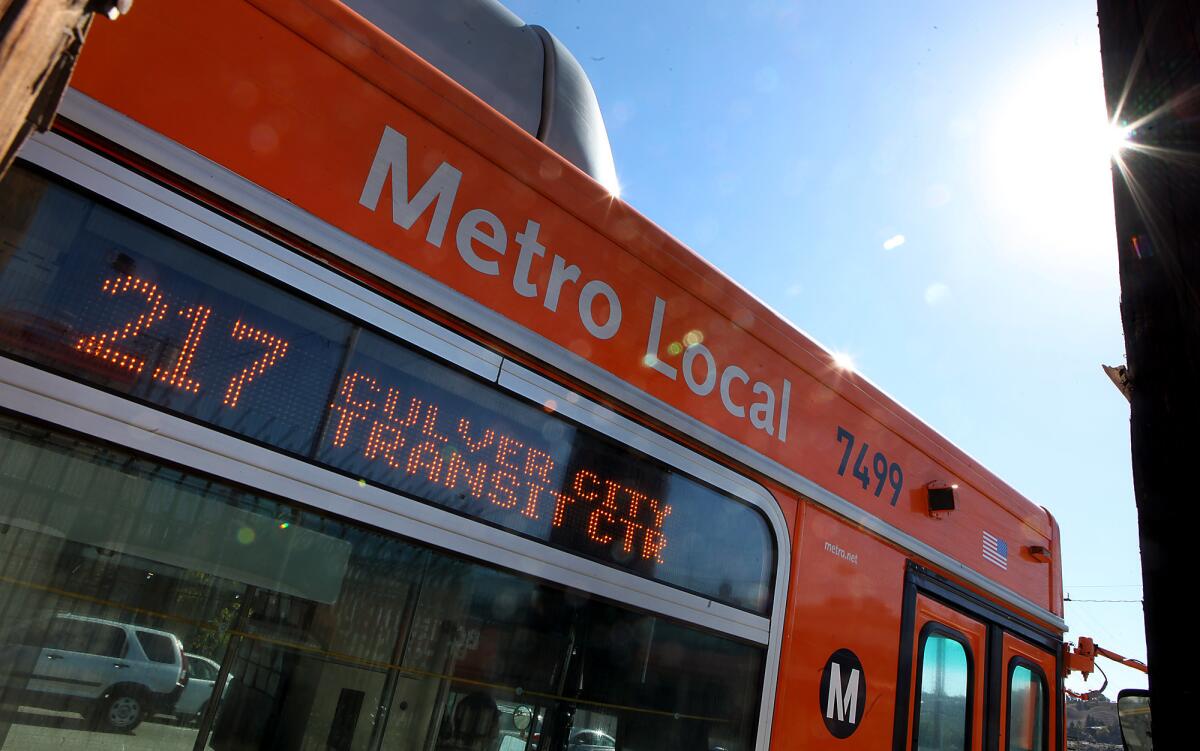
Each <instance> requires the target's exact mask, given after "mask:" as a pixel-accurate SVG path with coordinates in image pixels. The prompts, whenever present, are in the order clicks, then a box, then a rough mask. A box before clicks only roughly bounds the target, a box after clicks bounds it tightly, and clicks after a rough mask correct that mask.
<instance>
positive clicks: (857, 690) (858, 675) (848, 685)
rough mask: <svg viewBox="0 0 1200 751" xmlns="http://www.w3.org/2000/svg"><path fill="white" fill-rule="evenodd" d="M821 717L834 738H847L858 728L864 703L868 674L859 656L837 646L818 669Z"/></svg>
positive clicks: (864, 707)
mask: <svg viewBox="0 0 1200 751" xmlns="http://www.w3.org/2000/svg"><path fill="white" fill-rule="evenodd" d="M820 692H821V693H820V702H821V703H820V708H821V713H822V715H821V719H822V720H824V721H825V729H826V730H828V731H829V734H830V735H832V736H833V737H834V738H848V737H849V736H850V735H851V734H853V733H854V731H855V730H858V726H859V723H861V722H862V718H863V711H864V710H865V709H866V706H867V676H866V672H865V671H864V670H863V666H862V663H861V662H859V659H858V655H856V654H854V653H853V652H851V651H850V650H848V649H839V650H838V651H836V652H834V653H833V654H831V655H830V656H829V659H828V660H826V661H825V669H824V670H823V671H822V672H821V687H820Z"/></svg>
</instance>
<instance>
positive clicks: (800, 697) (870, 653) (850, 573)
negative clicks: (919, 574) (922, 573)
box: [772, 503, 905, 751]
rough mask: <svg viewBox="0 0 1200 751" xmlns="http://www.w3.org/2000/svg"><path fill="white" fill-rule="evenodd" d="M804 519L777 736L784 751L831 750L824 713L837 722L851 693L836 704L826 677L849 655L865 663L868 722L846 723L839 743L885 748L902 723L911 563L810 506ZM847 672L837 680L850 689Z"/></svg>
mask: <svg viewBox="0 0 1200 751" xmlns="http://www.w3.org/2000/svg"><path fill="white" fill-rule="evenodd" d="M800 518H801V523H800V529H801V532H800V537H799V542H798V544H797V545H796V546H795V552H794V554H793V570H792V586H791V593H790V595H789V600H788V614H789V615H788V618H789V620H788V624H787V626H786V628H785V632H784V634H785V636H784V642H783V653H782V655H781V659H780V682H779V690H778V693H777V698H776V702H775V706H776V713H775V726H774V729H773V731H772V738H774V739H776V741H777V742H782V744H783V745H782V746H781V747H782V748H798V749H819V748H828V747H829V743H830V742H831V740H832V739H831V738H830V731H829V730H828V728H827V726H826V719H827V714H829V710H830V705H831V703H832V704H833V705H834V706H833V712H832V715H833V717H832V718H829V719H831V720H832V719H836V718H837V714H838V709H839V708H838V707H837V706H836V705H837V704H838V703H839V700H841V701H842V702H844V701H845V699H846V696H845V694H844V693H843V694H842V695H841V696H836V695H835V696H834V697H833V699H834V700H833V701H832V702H831V698H830V695H829V691H828V688H826V690H825V691H822V688H823V686H822V679H823V677H824V674H825V668H826V666H827V664H828V663H829V662H830V661H831V660H833V659H834V656H835V654H837V653H839V651H840V650H848V651H849V652H851V653H853V655H854V657H856V658H857V660H858V662H859V663H860V664H861V666H862V674H863V677H864V678H865V693H864V694H863V695H860V696H858V697H857V700H858V701H859V702H862V707H861V717H860V718H858V721H857V722H856V723H853V724H847V725H842V728H843V730H844V731H850V733H849V735H847V736H846V737H845V738H843V739H842V740H841V741H840V742H841V743H842V744H843V746H844V747H845V748H847V749H864V751H866V750H867V749H882V748H887V747H888V745H889V744H890V742H891V738H892V733H893V725H894V720H895V694H896V688H897V686H896V665H897V656H898V648H899V639H898V634H899V631H900V623H901V608H902V605H903V595H904V565H905V556H904V554H903V553H902V552H900V551H898V550H896V549H895V548H894V547H892V546H891V545H888V544H887V543H885V542H883V541H882V540H879V539H877V538H875V537H872V536H871V535H866V534H863V533H862V531H861V530H858V529H856V528H855V527H853V526H852V525H850V524H847V523H846V522H845V521H844V520H842V519H839V518H838V517H837V516H835V515H833V514H831V513H829V512H828V511H826V510H824V509H822V508H819V507H817V506H815V505H813V504H810V503H805V504H801V513H800ZM842 667H843V668H850V665H849V664H848V663H847V662H843V663H842ZM850 669H853V668H850ZM847 672H848V671H846V670H844V669H843V670H842V671H841V672H840V673H839V676H840V677H841V679H842V681H843V683H844V684H846V685H847V686H848V685H849V680H850V676H849V675H848V674H847ZM842 709H843V710H845V709H846V707H845V706H844V704H843V707H842ZM844 719H845V718H844ZM855 726H857V727H855Z"/></svg>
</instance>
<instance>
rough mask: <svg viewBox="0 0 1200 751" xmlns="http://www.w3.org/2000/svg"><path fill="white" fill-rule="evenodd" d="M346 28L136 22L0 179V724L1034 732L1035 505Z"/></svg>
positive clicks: (264, 15) (1008, 740) (508, 133)
mask: <svg viewBox="0 0 1200 751" xmlns="http://www.w3.org/2000/svg"><path fill="white" fill-rule="evenodd" d="M350 5H351V6H359V7H360V9H362V10H364V13H365V12H366V11H367V10H368V8H367V6H371V8H373V9H374V10H376V11H378V10H379V8H380V7H382V6H383V5H385V4H381V3H351V4H350ZM451 5H463V3H461V2H460V3H457V4H451ZM431 12H432V11H431ZM375 21H376V22H375V23H373V22H372V21H368V20H367V19H366V18H365V17H364V16H363V15H359V14H358V13H357V12H355V10H352V9H351V7H347V5H343V4H342V3H340V2H337V1H336V0H212V2H208V3H172V2H148V3H139V4H138V6H137V8H136V9H135V10H134V12H133V13H131V14H130V15H128V16H127V17H124V18H122V19H121V20H120V21H118V22H116V23H109V22H106V21H101V22H98V23H97V26H96V27H94V28H93V30H92V33H91V37H90V38H89V40H88V42H87V45H86V48H85V53H84V55H83V58H82V60H81V62H80V65H79V67H78V69H77V71H76V74H75V78H74V81H73V83H72V89H71V91H70V92H69V93H68V95H67V97H66V99H65V100H64V102H63V104H62V107H61V109H60V117H59V119H58V121H57V123H56V125H55V127H54V129H53V131H52V132H50V133H47V134H43V135H40V136H38V137H36V138H35V139H33V140H32V141H31V142H30V143H29V144H27V146H26V147H25V149H24V150H23V152H22V154H21V160H20V162H19V163H18V164H17V165H16V166H15V167H14V168H13V170H12V171H11V172H10V173H9V174H8V175H7V176H6V177H5V179H4V182H3V185H2V186H0V191H2V192H3V197H2V199H0V350H2V354H0V382H2V384H3V385H2V387H0V488H2V489H3V492H0V651H2V653H3V654H4V658H5V659H4V660H3V664H0V671H2V672H0V704H3V706H2V707H0V741H3V746H0V747H3V748H19V749H34V748H41V747H43V746H45V747H49V746H51V745H53V746H55V747H60V746H63V745H66V746H80V747H94V746H93V745H92V744H103V743H107V742H108V741H105V740H104V738H103V737H102V736H101V735H99V734H103V733H109V734H111V733H113V732H121V733H124V734H125V735H124V736H121V737H120V739H119V742H120V743H122V744H124V745H123V747H125V748H147V749H151V748H152V749H216V750H217V751H222V750H224V749H310V748H321V749H335V750H337V751H342V750H349V749H354V750H355V751H357V750H359V749H363V750H367V749H370V750H372V751H373V750H375V749H414V750H417V749H420V750H422V751H425V750H429V751H440V750H441V749H480V750H482V749H487V750H488V751H495V750H497V749H499V751H517V750H518V749H519V750H522V751H550V750H551V749H553V750H555V751H559V750H569V751H594V750H596V749H621V750H629V751H675V750H677V749H678V750H680V751H684V750H686V751H715V750H716V749H724V750H726V751H751V749H757V750H758V751H765V750H766V749H818V748H820V749H825V748H834V747H837V748H846V749H870V750H871V751H878V750H879V749H885V748H891V749H896V751H903V750H904V749H910V748H911V749H969V750H972V751H983V750H984V749H988V750H990V751H995V750H998V749H1003V750H1008V749H1022V750H1027V751H1035V750H1036V751H1041V750H1043V749H1051V748H1054V749H1062V748H1064V745H1065V742H1064V735H1063V733H1064V728H1063V724H1064V723H1063V714H1062V707H1063V683H1062V675H1063V662H1064V653H1063V649H1062V638H1063V634H1064V632H1065V624H1064V622H1063V618H1062V615H1063V610H1062V602H1063V598H1062V585H1061V570H1060V558H1059V557H1060V546H1059V535H1058V528H1057V526H1056V524H1055V521H1054V519H1053V517H1052V516H1051V515H1050V513H1049V512H1047V511H1046V510H1045V509H1043V508H1041V507H1039V506H1036V505H1034V504H1033V503H1031V502H1030V501H1028V500H1026V499H1025V498H1023V497H1022V496H1021V495H1019V494H1018V493H1017V492H1016V491H1014V490H1013V489H1012V488H1010V487H1009V486H1008V485H1006V484H1005V483H1004V482H1003V481H1001V480H1000V479H998V478H996V477H995V476H994V475H992V474H990V473H989V472H988V471H987V470H986V469H984V468H983V467H981V466H980V465H979V464H978V463H977V462H975V461H974V460H972V459H971V458H970V457H969V456H967V455H966V454H965V453H963V452H962V451H961V450H959V449H957V448H955V447H954V446H953V445H951V444H950V443H949V442H948V441H946V440H945V439H944V438H942V437H940V436H939V435H938V434H937V433H935V432H934V431H933V430H932V429H930V428H929V427H928V426H926V425H925V424H924V423H922V422H921V421H920V420H918V419H917V418H916V417H914V416H913V415H912V414H910V413H909V412H907V411H905V409H904V408H902V407H901V406H899V405H898V404H896V403H895V402H894V401H892V400H891V399H889V398H888V397H887V396H886V395H885V394H883V393H882V392H881V391H879V390H878V389H877V388H875V387H874V386H872V385H871V384H870V383H868V382H866V381H865V380H864V379H862V378H860V377H858V376H857V375H855V374H854V373H852V372H847V371H845V370H842V369H839V368H838V367H837V366H836V364H835V363H834V361H833V359H832V357H831V355H830V354H829V353H828V352H826V351H824V350H823V349H821V348H820V347H819V346H817V345H816V344H814V343H813V342H812V341H810V340H809V339H807V338H806V337H805V336H804V335H803V334H802V333H801V332H799V331H798V330H797V329H796V328H795V327H794V326H792V325H791V324H790V323H788V322H787V321H786V320H784V319H782V318H781V317H780V316H779V315H777V314H775V313H774V312H772V311H771V310H770V309H769V308H767V307H766V306H765V305H763V304H762V303H760V302H759V301H757V300H756V299H755V298H754V297H753V296H752V295H750V294H749V293H747V292H746V291H745V290H743V289H741V288H739V287H738V286H737V285H736V284H735V283H733V282H732V281H730V280H729V279H728V278H726V277H725V276H723V275H722V274H721V273H720V272H719V271H718V270H716V269H714V268H712V267H711V266H710V265H708V264H707V263H705V262H704V261H703V260H702V259H701V258H699V257H698V256H697V255H696V254H694V253H693V252H691V251H689V250H688V249H687V248H685V247H683V246H681V245H680V244H679V243H678V242H676V241H675V240H673V239H672V238H671V237H670V236H668V235H667V234H666V233H664V232H663V231H662V230H661V229H659V228H658V227H656V226H655V225H654V224H653V223H651V222H650V221H649V220H647V219H646V218H645V217H643V216H641V215H639V214H638V213H637V212H636V211H634V210H633V209H631V208H630V207H629V206H627V205H625V204H624V203H622V202H621V201H620V200H619V199H617V198H615V197H614V196H613V195H612V192H611V191H610V190H609V189H608V188H606V187H605V185H604V184H603V180H604V179H605V177H606V175H608V173H606V169H609V168H610V166H611V159H609V161H608V162H607V163H606V162H605V158H604V157H603V155H600V156H596V151H595V149H593V148H592V147H591V146H589V145H588V144H587V143H585V141H586V140H587V139H586V138H584V137H583V136H579V135H578V134H579V133H580V132H582V133H584V136H588V132H587V131H586V129H584V130H583V131H569V132H564V131H563V130H561V129H558V130H556V129H555V128H552V127H549V124H548V123H547V122H546V121H545V116H546V112H545V111H542V112H541V113H540V114H541V117H542V120H541V121H537V118H534V119H535V122H533V124H532V126H530V125H529V124H522V123H520V122H518V119H519V118H518V119H514V117H512V116H506V115H505V114H501V112H500V111H499V110H498V109H497V108H495V107H493V106H491V105H489V104H488V103H485V102H484V101H483V100H482V99H480V98H479V97H477V96H476V95H475V94H473V93H471V91H469V90H468V89H466V88H464V87H463V86H461V85H459V84H458V83H456V82H455V81H454V80H453V79H452V78H450V77H448V76H447V75H446V74H444V73H443V72H441V71H440V70H439V69H438V68H435V67H434V66H433V65H432V64H431V63H430V62H428V60H427V59H426V58H423V57H421V56H418V54H416V53H415V52H414V51H413V50H412V46H413V45H411V44H410V46H405V45H402V44H400V43H399V42H398V41H397V40H396V38H395V36H393V35H392V34H389V33H386V32H385V31H383V30H382V29H381V25H386V18H384V19H381V18H378V17H377V18H375ZM377 24H379V25H377ZM510 25H511V24H510ZM417 26H420V24H417ZM469 26H470V25H469V24H468V27H469ZM523 33H525V34H527V35H530V34H532V35H533V36H528V37H527V38H529V39H535V38H536V39H537V40H538V41H537V44H540V45H542V47H541V49H543V51H544V52H545V57H544V58H543V59H542V61H541V62H538V63H537V64H535V65H534V66H533V67H534V68H536V70H537V71H538V75H540V76H541V77H542V78H541V79H540V80H539V81H538V82H537V83H536V84H535V85H534V86H533V88H534V89H536V90H537V91H538V92H542V93H545V92H549V93H547V94H546V96H555V97H560V98H561V99H562V107H561V111H559V112H557V113H556V115H555V117H556V118H569V117H570V116H571V113H572V112H574V113H576V114H577V115H578V114H579V113H581V112H582V113H584V115H586V114H587V110H588V108H589V107H593V108H594V99H588V97H589V96H590V89H586V88H580V86H579V80H578V78H579V75H580V73H581V71H580V70H579V69H578V66H577V65H576V66H574V67H572V66H571V60H570V59H569V56H567V55H566V53H565V52H564V51H563V50H562V49H561V46H559V45H558V43H557V41H556V40H554V39H553V37H552V36H550V35H549V34H548V33H546V32H544V31H542V30H537V29H533V30H532V31H531V30H529V29H526V30H525V31H524V32H523ZM431 48H433V49H436V45H431ZM429 54H433V53H429ZM535 62H536V61H535ZM485 72H486V71H485ZM551 73H553V76H552V75H551ZM572 82H573V83H572ZM522 85H524V84H522ZM556 86H559V87H564V86H565V87H568V90H566V91H565V93H563V92H562V91H559V92H557V93H555V92H556V89H555V87H556ZM571 86H574V87H575V88H573V89H571V88H570V87H571ZM572 92H573V93H572ZM581 92H582V93H581ZM560 95H561V96H560ZM543 104H544V103H543ZM543 110H544V106H543ZM584 119H586V117H585V118H584ZM554 122H555V123H557V124H558V126H562V125H563V123H564V122H565V120H563V119H556V120H555V121H554ZM568 130H569V129H568ZM555 133H556V134H557V135H556V136H554V137H555V138H558V139H559V140H560V142H561V144H563V145H561V146H556V148H557V151H556V150H555V149H552V148H550V146H549V145H547V144H548V143H550V142H551V140H553V139H551V138H550V137H549V136H547V134H552V135H553V134H555ZM564 133H565V135H564ZM572 133H574V134H575V136H572V135H571V134H572ZM601 135H602V134H601V133H598V132H597V131H591V132H590V136H588V137H589V138H591V139H592V141H593V142H596V141H597V139H599V140H603V139H602V138H601ZM572 139H574V140H572ZM572 144H573V145H572ZM572 148H575V149H576V156H575V157H574V158H571V159H568V158H566V157H564V156H563V154H569V153H571V149H572ZM560 152H561V153H560ZM580 155H582V156H580ZM588 155H591V156H588ZM606 164H607V165H608V166H607V167H606ZM581 167H582V168H581ZM585 170H586V171H585ZM589 173H591V174H589ZM608 176H610V175H608ZM597 178H599V179H597ZM95 747H99V746H95Z"/></svg>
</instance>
